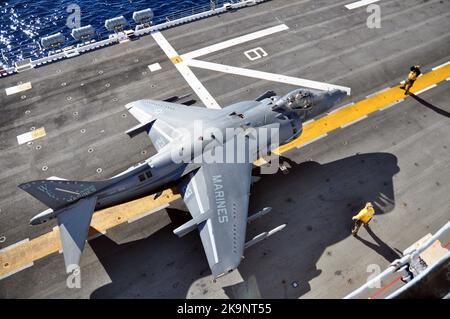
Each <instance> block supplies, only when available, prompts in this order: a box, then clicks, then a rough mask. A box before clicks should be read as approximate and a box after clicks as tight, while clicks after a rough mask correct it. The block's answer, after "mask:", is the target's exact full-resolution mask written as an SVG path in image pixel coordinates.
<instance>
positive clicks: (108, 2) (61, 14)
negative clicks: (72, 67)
mask: <svg viewBox="0 0 450 319" xmlns="http://www.w3.org/2000/svg"><path fill="white" fill-rule="evenodd" d="M209 3H210V0H147V1H146V0H100V1H92V0H77V1H74V0H38V1H25V0H9V1H2V0H0V51H1V53H2V55H0V66H1V65H2V64H4V65H7V64H9V65H11V63H12V62H13V61H17V60H20V59H21V58H36V57H39V56H41V55H42V52H41V51H40V48H39V45H38V42H39V40H40V38H41V37H44V36H48V35H51V34H54V33H57V32H61V33H62V34H64V35H65V37H66V41H67V43H69V44H70V43H73V42H74V40H73V39H72V38H71V36H70V32H71V29H69V28H68V27H67V26H66V22H67V19H68V17H69V16H70V15H71V13H72V12H73V11H69V12H67V11H66V10H67V8H68V6H69V5H72V4H76V5H78V6H79V7H80V9H81V26H85V25H89V24H91V25H92V26H93V27H94V28H95V29H96V31H97V33H98V38H106V37H107V30H106V29H105V27H104V24H105V20H106V19H110V18H114V17H117V16H121V15H123V16H124V17H125V18H126V19H127V21H128V22H129V24H130V27H131V28H134V21H133V19H132V15H133V12H134V11H139V10H143V9H147V8H151V9H152V10H153V13H154V15H155V18H154V22H156V23H157V22H158V21H162V20H164V19H165V17H167V16H170V15H172V14H174V13H177V12H179V11H185V12H189V10H191V8H193V7H198V6H206V5H208V4H209ZM2 62H3V63H2Z"/></svg>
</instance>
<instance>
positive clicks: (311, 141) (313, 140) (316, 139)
mask: <svg viewBox="0 0 450 319" xmlns="http://www.w3.org/2000/svg"><path fill="white" fill-rule="evenodd" d="M327 136H328V134H326V133H325V134H323V135H320V136H318V137H316V138H315V139H312V140H310V141H308V142H306V143H304V144H301V145H299V146H297V148H298V149H300V148H302V147H305V146H307V145H309V144H312V143H314V142H317V141H318V140H320V139H322V138H324V137H327Z"/></svg>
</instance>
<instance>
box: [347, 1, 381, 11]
mask: <svg viewBox="0 0 450 319" xmlns="http://www.w3.org/2000/svg"><path fill="white" fill-rule="evenodd" d="M378 1H380V0H361V1H356V2H353V3H349V4H347V5H345V7H346V8H347V9H349V10H353V9H357V8H360V7H364V6H367V5H368V4H371V3H375V2H378Z"/></svg>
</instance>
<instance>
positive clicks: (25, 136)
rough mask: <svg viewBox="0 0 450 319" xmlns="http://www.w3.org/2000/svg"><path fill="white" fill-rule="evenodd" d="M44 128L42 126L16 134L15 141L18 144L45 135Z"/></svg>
mask: <svg viewBox="0 0 450 319" xmlns="http://www.w3.org/2000/svg"><path fill="white" fill-rule="evenodd" d="M45 135H46V133H45V129H44V128H43V127H41V128H38V129H37V130H34V131H30V132H26V133H23V134H20V135H18V136H17V142H18V143H19V145H20V144H24V143H28V142H30V141H32V140H35V139H38V138H40V137H43V136H45Z"/></svg>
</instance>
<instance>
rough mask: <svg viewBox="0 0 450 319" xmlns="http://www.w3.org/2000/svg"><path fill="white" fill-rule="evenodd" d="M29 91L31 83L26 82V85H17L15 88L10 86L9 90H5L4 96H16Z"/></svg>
mask: <svg viewBox="0 0 450 319" xmlns="http://www.w3.org/2000/svg"><path fill="white" fill-rule="evenodd" d="M30 89H31V82H27V83H23V84H19V85H16V86H12V87H9V88H6V89H5V91H6V95H11V94H16V93H19V92H23V91H27V90H30Z"/></svg>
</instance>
